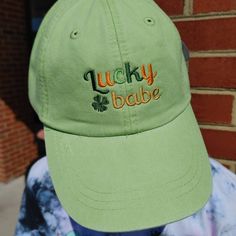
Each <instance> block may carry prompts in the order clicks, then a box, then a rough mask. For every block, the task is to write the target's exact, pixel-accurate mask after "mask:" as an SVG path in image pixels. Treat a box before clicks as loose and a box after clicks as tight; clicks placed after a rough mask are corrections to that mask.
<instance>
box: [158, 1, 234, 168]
mask: <svg viewBox="0 0 236 236" xmlns="http://www.w3.org/2000/svg"><path fill="white" fill-rule="evenodd" d="M156 2H157V4H158V5H159V6H160V7H161V8H162V9H163V10H164V11H165V12H166V13H167V14H168V15H169V16H171V18H172V19H173V21H174V23H175V24H176V26H177V28H178V29H179V31H180V34H181V37H182V39H183V41H184V42H185V43H186V45H187V46H188V48H189V50H190V57H191V58H190V62H189V74H190V83H191V91H192V106H193V109H194V112H195V115H196V117H197V119H198V122H199V125H200V128H201V131H202V135H203V137H204V141H205V143H206V146H207V149H208V153H209V155H210V156H211V157H214V158H217V159H218V160H220V161H221V162H222V163H223V164H224V165H226V166H227V167H229V168H230V169H231V170H232V171H234V172H236V27H235V26H236V1H235V0H224V1H223V0H214V1H207V0H168V1H166V0H156Z"/></svg>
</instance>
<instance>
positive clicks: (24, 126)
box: [0, 0, 37, 182]
mask: <svg viewBox="0 0 236 236" xmlns="http://www.w3.org/2000/svg"><path fill="white" fill-rule="evenodd" d="M25 2H26V1H19V0H11V1H1V3H0V84H1V86H0V182H2V181H8V180H10V179H11V178H14V177H16V176H19V175H21V174H23V173H24V171H25V168H26V167H27V166H28V164H29V163H30V161H31V160H32V159H34V158H35V157H36V156H37V149H36V145H35V143H34V135H33V132H32V129H33V127H32V125H33V120H32V117H33V112H32V109H31V108H30V105H29V102H28V98H27V70H28V58H29V56H28V55H29V53H28V51H29V48H28V43H27V42H28V40H27V33H26V32H27V26H26V6H25Z"/></svg>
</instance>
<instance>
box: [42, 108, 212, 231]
mask: <svg viewBox="0 0 236 236" xmlns="http://www.w3.org/2000/svg"><path fill="white" fill-rule="evenodd" d="M45 141H46V150H47V156H48V162H49V169H50V174H51V177H52V181H53V184H54V187H55V190H56V193H57V196H58V198H59V200H60V201H61V203H62V206H63V208H64V209H65V210H66V211H67V213H68V214H69V215H70V216H71V217H72V218H73V219H74V220H75V221H76V222H78V223H79V224H81V225H83V226H84V227H87V228H90V229H93V230H96V231H102V232H127V231H134V230H141V229H147V228H152V227H157V226H161V225H165V224H167V223H171V222H174V221H177V220H180V219H183V218H185V217H187V216H189V215H192V214H193V213H195V212H196V211H198V210H199V209H201V208H202V207H203V206H204V205H205V203H206V202H207V200H208V198H209V196H210V193H211V190H212V183H211V171H210V164H209V159H208V154H207V151H206V148H205V145H204V142H203V139H202V136H201V133H200V130H199V126H198V124H197V121H196V118H195V116H194V113H193V111H192V107H191V105H190V104H189V105H188V106H187V108H186V109H185V110H184V111H183V112H182V113H181V114H180V115H179V116H178V117H176V118H175V119H174V120H172V121H171V122H170V123H168V124H166V125H164V126H161V127H159V128H156V129H153V130H149V131H145V132H142V133H138V134H134V135H128V136H116V137H84V136H77V135H73V134H68V133H63V132H59V131H56V130H53V129H50V128H48V127H45Z"/></svg>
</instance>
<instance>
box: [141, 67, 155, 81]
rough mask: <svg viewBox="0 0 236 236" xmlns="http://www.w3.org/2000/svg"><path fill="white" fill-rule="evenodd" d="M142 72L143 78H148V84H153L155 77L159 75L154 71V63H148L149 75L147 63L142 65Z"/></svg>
mask: <svg viewBox="0 0 236 236" xmlns="http://www.w3.org/2000/svg"><path fill="white" fill-rule="evenodd" d="M141 73H142V76H143V78H144V79H145V80H147V83H148V85H152V84H153V82H154V78H155V77H156V76H157V72H154V73H153V70H152V64H148V76H147V74H146V70H145V65H142V67H141Z"/></svg>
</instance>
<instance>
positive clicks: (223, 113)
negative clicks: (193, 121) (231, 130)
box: [191, 93, 234, 124]
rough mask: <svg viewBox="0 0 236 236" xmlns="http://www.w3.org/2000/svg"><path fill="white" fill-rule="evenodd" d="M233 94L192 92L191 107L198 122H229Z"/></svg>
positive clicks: (230, 119)
mask: <svg viewBox="0 0 236 236" xmlns="http://www.w3.org/2000/svg"><path fill="white" fill-rule="evenodd" d="M233 101H234V96H232V95H218V94H217V95H214V94H194V93H193V94H192V100H191V103H192V107H193V110H194V113H195V115H196V118H197V120H198V121H199V122H200V123H205V124H206V123H208V124H209V123H210V124H213V123H216V124H231V121H232V109H233Z"/></svg>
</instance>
